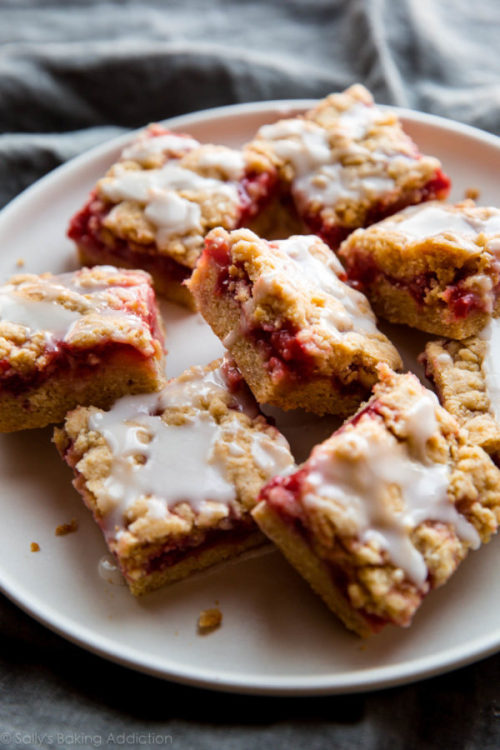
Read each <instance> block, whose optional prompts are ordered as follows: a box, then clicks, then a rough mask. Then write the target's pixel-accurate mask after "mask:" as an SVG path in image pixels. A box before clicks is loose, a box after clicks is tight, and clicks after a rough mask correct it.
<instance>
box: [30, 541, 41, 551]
mask: <svg viewBox="0 0 500 750" xmlns="http://www.w3.org/2000/svg"><path fill="white" fill-rule="evenodd" d="M30 549H31V551H32V552H40V545H39V544H38V542H31V544H30Z"/></svg>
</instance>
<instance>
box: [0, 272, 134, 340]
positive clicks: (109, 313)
mask: <svg viewBox="0 0 500 750" xmlns="http://www.w3.org/2000/svg"><path fill="white" fill-rule="evenodd" d="M100 271H101V273H102V274H106V272H107V273H109V276H110V278H111V277H113V276H114V275H116V274H117V273H120V272H119V271H118V270H117V269H116V268H114V267H113V266H101V267H100ZM112 289H113V286H112V285H111V286H109V285H108V284H106V279H105V278H104V279H103V280H101V281H99V283H93V282H92V280H91V279H88V281H87V282H86V281H85V276H84V275H82V274H81V273H79V272H76V273H64V274H59V275H55V276H52V277H51V278H42V277H36V278H35V279H34V280H33V279H27V280H26V281H24V282H22V283H21V284H6V285H4V286H3V287H0V321H1V322H10V323H14V324H16V325H20V326H23V327H25V328H27V329H28V330H30V331H33V332H34V331H43V332H44V335H45V338H46V341H47V344H48V345H54V344H55V342H56V341H66V342H70V341H71V340H73V339H74V338H75V337H76V336H78V335H80V334H81V333H82V332H83V331H84V329H85V328H86V327H90V329H91V331H93V330H94V329H95V325H96V322H95V317H94V315H95V314H98V315H99V316H100V317H101V319H104V321H107V322H108V323H110V324H112V323H113V321H116V324H115V325H110V327H109V330H111V331H112V333H111V334H110V335H111V336H112V339H113V340H114V341H128V340H129V338H130V331H131V330H132V329H137V330H143V328H144V323H143V321H142V319H141V318H140V317H139V316H137V315H134V314H133V313H132V312H129V311H127V312H125V311H123V310H116V309H113V308H112V307H110V303H109V298H108V292H109V291H110V290H112ZM68 292H70V293H72V294H76V295H78V298H77V299H75V303H76V304H77V306H78V308H79V309H78V310H73V309H71V308H70V307H66V306H65V305H64V304H62V303H61V300H60V299H59V298H60V297H61V295H62V294H67V293H68ZM40 296H42V297H43V298H42V299H39V297H40ZM66 304H68V301H66Z"/></svg>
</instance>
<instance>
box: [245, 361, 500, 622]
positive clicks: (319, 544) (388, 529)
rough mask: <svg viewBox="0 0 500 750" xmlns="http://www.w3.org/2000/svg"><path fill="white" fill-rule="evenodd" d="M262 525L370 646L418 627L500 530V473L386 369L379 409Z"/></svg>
mask: <svg viewBox="0 0 500 750" xmlns="http://www.w3.org/2000/svg"><path fill="white" fill-rule="evenodd" d="M253 517H254V518H255V520H256V521H257V523H258V525H259V526H260V528H261V529H262V531H264V533H265V534H267V536H268V537H269V538H270V539H272V540H273V541H274V542H275V543H276V544H277V545H278V547H279V548H280V549H281V551H282V552H283V553H284V555H285V556H286V557H287V558H288V560H289V561H290V562H291V563H292V565H294V566H295V568H296V569H297V570H298V571H299V573H301V574H302V576H303V577H304V578H305V579H306V580H307V581H308V582H309V584H310V585H311V586H312V588H313V589H314V590H315V591H316V592H317V593H318V594H319V595H320V596H321V597H322V598H323V599H324V601H325V602H326V604H327V605H328V606H329V607H330V609H332V611H333V612H335V613H336V614H337V615H338V616H339V617H340V618H341V620H342V621H343V622H344V624H345V625H346V626H347V627H348V628H350V629H351V630H354V631H355V632H356V633H358V634H359V635H361V636H367V635H370V634H371V633H374V632H378V631H379V630H380V629H381V628H382V627H384V626H385V625H387V624H389V623H392V624H394V625H400V626H407V625H409V624H410V622H411V620H412V618H413V616H414V614H415V612H416V610H417V609H418V607H419V606H420V604H421V602H422V600H423V598H424V597H425V596H426V594H427V593H428V592H429V591H430V590H431V589H433V588H435V587H437V586H441V585H442V584H444V583H445V582H446V581H447V580H448V579H449V577H450V576H451V575H452V573H453V572H454V571H455V569H456V568H457V566H458V564H459V563H460V562H461V560H463V558H464V557H465V556H466V554H467V552H468V550H469V549H470V548H473V549H476V548H477V547H478V546H479V545H480V543H481V542H487V541H488V540H489V538H490V537H491V535H492V534H494V533H495V532H496V530H497V527H498V523H499V522H500V471H499V470H498V469H497V467H496V466H495V464H494V463H493V462H492V461H491V459H490V458H489V457H488V455H487V454H486V453H485V452H484V451H483V450H482V449H481V448H479V447H478V446H471V445H470V444H468V443H467V441H466V438H465V433H464V432H463V431H462V430H460V429H459V426H458V423H457V421H456V420H455V418H454V417H453V416H452V415H451V414H448V412H446V411H445V410H444V409H443V408H442V407H441V406H439V404H438V402H437V398H436V396H435V394H434V393H432V392H431V391H429V390H427V389H426V388H424V387H423V386H422V385H421V384H420V382H419V381H418V380H417V378H416V377H415V376H414V375H412V374H405V375H396V374H394V373H392V372H390V371H389V370H388V368H386V367H381V382H379V383H378V384H377V385H376V386H375V389H374V395H373V398H372V399H371V400H370V401H369V402H368V403H367V404H366V405H365V406H364V407H363V408H362V409H361V410H360V411H359V412H358V413H357V414H356V415H355V416H354V417H353V418H352V419H351V420H350V421H349V422H347V423H346V424H344V425H343V426H342V427H341V428H340V429H339V430H338V431H337V432H335V433H334V434H333V435H332V436H331V437H330V438H329V439H328V440H326V441H325V442H324V443H322V444H320V445H318V446H316V447H315V448H314V449H313V451H312V453H311V455H310V457H309V458H308V460H307V461H306V462H305V463H304V464H303V465H302V466H301V467H299V469H298V471H297V472H296V473H295V474H291V475H289V476H286V477H278V478H275V479H273V480H271V481H270V482H269V483H268V484H267V485H266V486H265V487H264V488H263V489H262V492H261V494H260V502H259V504H258V505H257V506H256V508H255V510H254V511H253Z"/></svg>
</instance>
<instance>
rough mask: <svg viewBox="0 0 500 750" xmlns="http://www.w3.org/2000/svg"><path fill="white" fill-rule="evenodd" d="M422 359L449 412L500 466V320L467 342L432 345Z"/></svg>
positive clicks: (426, 348)
mask: <svg viewBox="0 0 500 750" xmlns="http://www.w3.org/2000/svg"><path fill="white" fill-rule="evenodd" d="M422 359H423V361H424V364H425V369H426V375H427V377H428V378H429V379H430V380H431V382H432V383H433V385H434V387H435V389H436V391H437V394H438V397H439V400H440V402H441V403H442V404H443V406H444V407H445V409H447V410H448V411H449V412H451V414H453V415H454V416H455V417H456V418H457V420H458V421H459V422H460V424H461V425H463V426H464V427H465V428H466V429H467V432H468V434H469V440H470V442H472V443H474V444H475V445H480V446H481V447H482V448H484V450H485V451H486V452H487V453H489V454H490V455H491V456H492V458H493V459H494V461H495V462H496V463H497V464H499V463H500V319H498V318H496V319H493V320H491V321H490V323H489V324H488V325H487V326H486V327H485V328H484V329H483V330H482V331H481V332H480V334H479V336H470V337H469V338H468V339H465V340H464V341H453V340H451V339H442V340H440V341H431V342H429V343H428V344H427V346H426V347H425V353H424V355H423V356H422Z"/></svg>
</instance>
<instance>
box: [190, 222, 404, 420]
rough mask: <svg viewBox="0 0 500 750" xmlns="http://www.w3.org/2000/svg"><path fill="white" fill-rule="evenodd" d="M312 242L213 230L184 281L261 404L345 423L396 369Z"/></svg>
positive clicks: (329, 257)
mask: <svg viewBox="0 0 500 750" xmlns="http://www.w3.org/2000/svg"><path fill="white" fill-rule="evenodd" d="M342 278H345V274H344V272H343V269H342V266H341V265H340V263H339V261H338V260H337V258H336V257H335V256H334V255H333V253H332V252H331V251H330V250H329V248H328V247H327V246H326V245H325V244H324V243H323V242H322V240H321V239H320V238H319V237H317V236H315V235H312V236H294V237H290V238H289V239H287V240H279V241H276V242H267V241H266V240H262V239H260V238H259V237H257V235H255V234H254V233H253V232H250V231H249V230H247V229H240V230H236V231H234V232H231V233H230V234H229V233H228V232H225V231H224V230H223V229H215V230H213V231H212V232H211V233H210V234H209V235H208V236H207V239H206V244H205V250H204V252H203V255H202V256H201V258H200V260H199V262H198V265H197V267H196V269H195V271H194V273H193V276H192V278H191V280H190V281H189V282H188V284H189V288H190V289H191V291H192V293H193V296H194V298H195V300H196V303H197V305H198V308H199V310H200V312H201V314H202V315H203V316H204V318H205V319H206V320H207V321H208V323H209V324H210V325H211V327H212V328H213V330H214V331H215V333H216V334H217V336H219V337H220V338H221V339H222V341H223V343H224V345H225V346H226V347H227V348H228V350H229V351H230V353H231V356H232V357H233V358H234V359H235V361H236V363H237V365H238V367H239V368H240V370H241V372H242V374H243V376H244V378H245V380H246V381H247V383H248V384H249V386H250V388H251V389H252V391H253V393H254V395H255V397H256V399H257V401H258V402H259V403H267V404H273V405H275V406H279V407H281V408H283V409H294V408H297V407H302V408H304V409H307V410H308V411H311V412H314V413H316V414H325V413H333V414H335V413H336V414H345V415H347V414H352V412H353V411H355V409H357V407H358V406H359V404H360V402H361V401H362V400H363V399H364V398H365V397H366V396H367V394H368V393H369V391H370V388H371V386H372V385H373V383H374V382H375V381H376V379H377V372H376V366H377V364H378V363H379V362H386V363H387V364H389V365H390V366H391V367H393V368H399V367H400V366H401V361H400V358H399V355H398V353H397V351H396V349H395V348H394V347H393V345H392V344H391V343H390V341H389V340H388V339H387V338H386V337H385V336H384V335H383V334H382V333H380V331H378V329H377V327H376V322H375V318H374V315H373V313H372V311H371V308H370V305H369V303H368V301H367V299H366V297H364V295H362V294H360V293H359V292H357V291H355V290H354V289H351V288H350V287H349V286H348V285H347V284H345V283H344V282H343V281H342Z"/></svg>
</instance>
